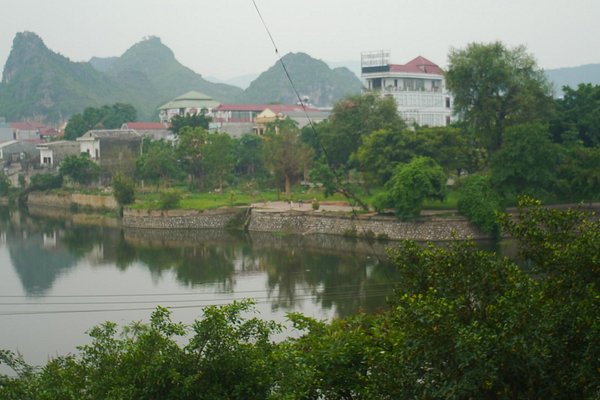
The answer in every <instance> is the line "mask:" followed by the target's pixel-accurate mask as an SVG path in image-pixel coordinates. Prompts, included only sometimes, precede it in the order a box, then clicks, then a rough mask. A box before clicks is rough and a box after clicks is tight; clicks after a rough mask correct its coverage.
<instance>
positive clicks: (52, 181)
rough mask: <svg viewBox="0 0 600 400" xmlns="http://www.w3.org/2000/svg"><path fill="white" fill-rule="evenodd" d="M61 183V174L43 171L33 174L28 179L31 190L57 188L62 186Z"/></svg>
mask: <svg viewBox="0 0 600 400" xmlns="http://www.w3.org/2000/svg"><path fill="white" fill-rule="evenodd" d="M62 183H63V177H62V175H55V174H50V173H44V174H36V175H33V176H32V177H31V180H30V181H29V187H30V188H31V190H48V189H58V188H59V187H61V186H62Z"/></svg>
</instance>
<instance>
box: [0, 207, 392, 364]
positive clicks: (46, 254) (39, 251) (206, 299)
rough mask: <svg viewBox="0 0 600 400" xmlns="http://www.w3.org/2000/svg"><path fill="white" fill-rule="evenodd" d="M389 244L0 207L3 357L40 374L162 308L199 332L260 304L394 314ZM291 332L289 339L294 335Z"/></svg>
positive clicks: (276, 309)
mask: <svg viewBox="0 0 600 400" xmlns="http://www.w3.org/2000/svg"><path fill="white" fill-rule="evenodd" d="M387 245H388V244H387V243H382V242H373V243H369V242H365V241H360V240H355V239H349V238H343V237H335V236H318V235H310V236H290V235H277V234H265V233H260V234H256V233H253V234H248V233H231V232H227V231H221V230H203V231H189V230H188V231H148V230H141V231H135V230H121V229H117V228H107V227H98V226H85V225H77V224H74V223H72V222H70V221H68V220H64V219H54V218H42V217H33V216H30V215H27V214H26V213H23V212H19V211H9V210H8V209H6V208H0V348H1V349H8V350H13V351H18V352H20V353H21V354H22V355H23V356H24V358H25V360H26V361H27V362H29V363H31V364H34V365H40V364H44V363H45V362H46V361H47V360H48V358H49V357H53V356H56V355H64V354H67V353H73V352H76V347H77V346H79V345H82V344H86V343H88V342H89V340H88V336H87V335H86V333H85V332H86V331H87V330H88V329H89V328H91V327H93V326H95V325H97V324H99V323H102V322H104V321H107V320H109V321H114V322H117V323H119V324H120V325H126V324H128V323H130V322H132V321H138V320H142V321H147V320H148V318H149V316H150V313H151V312H152V310H153V309H154V308H155V307H156V306H157V305H162V306H165V307H169V308H170V309H171V310H172V312H173V319H174V320H176V321H181V322H184V323H187V324H189V323H191V322H192V321H193V320H194V319H196V318H199V317H200V316H201V314H202V308H203V307H204V306H206V305H214V304H227V303H230V302H231V301H233V300H235V299H242V298H253V299H254V300H255V301H256V310H257V312H258V313H259V315H260V317H261V318H264V319H271V320H276V321H279V322H285V321H286V313H288V312H292V311H293V312H302V313H304V314H305V315H308V316H312V317H315V318H318V319H331V318H334V317H344V316H348V315H351V314H355V313H357V312H358V311H359V310H362V311H365V312H375V311H377V310H379V309H382V308H384V307H386V299H387V297H388V296H390V295H391V294H392V288H393V284H394V282H395V281H396V280H397V279H398V278H397V274H396V271H395V269H394V268H393V267H392V266H391V265H390V264H389V263H388V262H387V260H386V256H385V248H386V246H387ZM288 333H289V332H288Z"/></svg>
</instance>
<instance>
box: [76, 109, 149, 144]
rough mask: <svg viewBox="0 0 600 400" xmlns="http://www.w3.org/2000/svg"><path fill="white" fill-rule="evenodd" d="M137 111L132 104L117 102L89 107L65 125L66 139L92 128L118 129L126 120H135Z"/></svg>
mask: <svg viewBox="0 0 600 400" xmlns="http://www.w3.org/2000/svg"><path fill="white" fill-rule="evenodd" d="M136 118H137V111H136V109H135V107H133V106H132V105H131V104H123V103H115V104H113V105H110V106H109V105H104V106H102V107H99V108H95V107H87V108H86V109H85V110H83V113H81V114H75V115H73V116H72V117H71V119H69V122H68V123H67V126H66V127H65V139H67V140H75V139H77V138H78V137H80V136H82V135H83V134H84V133H86V132H87V131H89V130H91V129H118V128H121V125H123V123H125V122H131V121H135V120H136Z"/></svg>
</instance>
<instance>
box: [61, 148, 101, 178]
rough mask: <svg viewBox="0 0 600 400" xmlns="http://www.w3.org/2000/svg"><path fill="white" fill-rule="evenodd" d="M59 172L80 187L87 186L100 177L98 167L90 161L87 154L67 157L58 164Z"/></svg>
mask: <svg viewBox="0 0 600 400" xmlns="http://www.w3.org/2000/svg"><path fill="white" fill-rule="evenodd" d="M59 172H60V174H61V175H62V176H64V177H69V178H71V180H72V181H73V182H75V183H78V184H80V185H89V184H91V183H92V182H93V181H94V180H96V179H98V177H99V176H100V166H99V165H98V164H96V163H95V162H94V161H92V160H91V159H90V156H89V154H87V153H81V154H80V155H78V156H67V157H65V159H64V160H63V161H62V162H61V163H60V166H59Z"/></svg>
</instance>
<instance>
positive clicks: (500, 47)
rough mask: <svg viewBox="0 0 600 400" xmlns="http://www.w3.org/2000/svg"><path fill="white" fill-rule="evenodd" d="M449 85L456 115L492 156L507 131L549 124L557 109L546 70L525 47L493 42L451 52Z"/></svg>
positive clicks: (474, 44) (470, 45)
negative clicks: (533, 124)
mask: <svg viewBox="0 0 600 400" xmlns="http://www.w3.org/2000/svg"><path fill="white" fill-rule="evenodd" d="M446 82H447V85H448V89H449V90H450V91H451V92H452V93H453V95H454V111H455V112H456V113H457V114H458V116H459V117H461V118H462V119H463V121H464V123H465V125H466V127H467V128H468V129H469V130H471V131H473V132H474V133H475V134H476V135H477V136H478V137H480V138H481V140H482V143H483V144H484V145H485V147H486V148H487V150H488V151H490V152H494V151H496V150H498V149H499V148H500V147H501V146H502V143H503V135H504V130H505V128H507V127H508V126H511V125H514V124H521V123H526V122H530V123H534V122H541V121H545V120H547V118H548V117H549V110H551V108H552V100H551V97H550V86H549V84H548V82H547V80H546V77H545V75H544V72H543V71H542V70H541V69H540V68H539V67H538V66H537V64H536V62H535V60H534V58H533V56H531V55H530V54H528V53H527V52H526V49H525V47H523V46H519V47H514V48H509V47H506V46H505V45H504V44H503V43H500V42H494V43H471V44H469V45H468V46H467V47H466V48H465V49H452V50H451V51H450V54H449V56H448V70H447V71H446Z"/></svg>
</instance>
